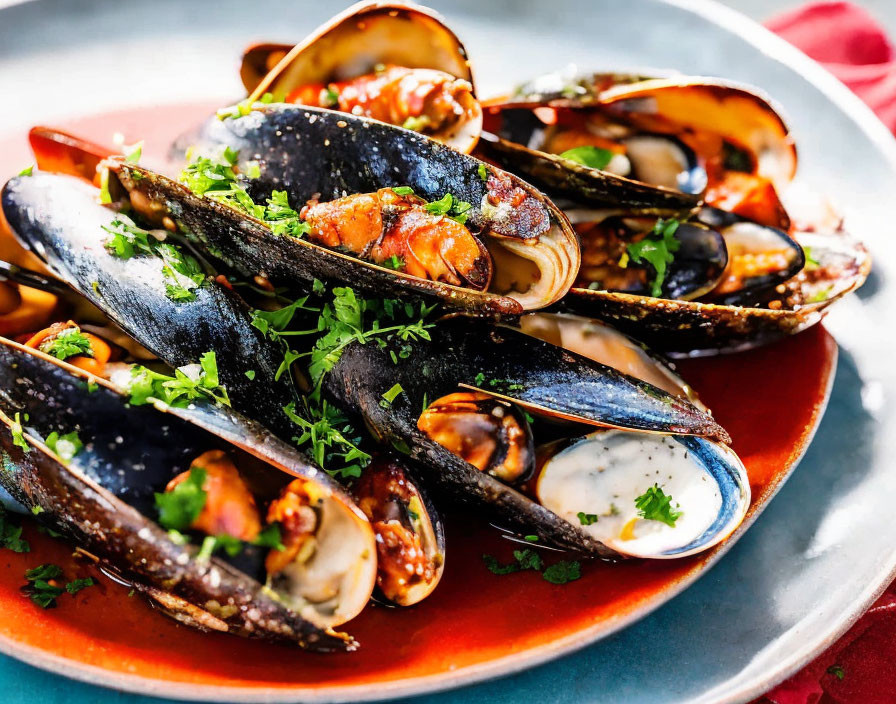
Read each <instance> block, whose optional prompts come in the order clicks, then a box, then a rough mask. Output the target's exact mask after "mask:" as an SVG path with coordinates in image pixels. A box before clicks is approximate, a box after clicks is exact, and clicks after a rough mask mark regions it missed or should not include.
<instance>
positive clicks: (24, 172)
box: [18, 164, 34, 176]
mask: <svg viewBox="0 0 896 704" xmlns="http://www.w3.org/2000/svg"><path fill="white" fill-rule="evenodd" d="M32 173H34V164H29V165H28V166H26V167H25V168H24V169H22V170H21V171H19V173H18V175H19V176H31V174H32Z"/></svg>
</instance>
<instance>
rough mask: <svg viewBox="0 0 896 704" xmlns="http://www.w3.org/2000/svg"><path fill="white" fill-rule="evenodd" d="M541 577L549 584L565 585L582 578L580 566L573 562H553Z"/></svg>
mask: <svg viewBox="0 0 896 704" xmlns="http://www.w3.org/2000/svg"><path fill="white" fill-rule="evenodd" d="M541 576H542V577H543V578H544V579H545V581H547V582H550V583H551V584H566V583H567V582H572V581H574V580H576V579H579V577H581V576H582V565H581V564H580V563H579V562H577V561H575V560H564V561H562V562H555V563H554V564H553V565H551V566H550V567H548V568H547V569H545V571H544V572H542V573H541Z"/></svg>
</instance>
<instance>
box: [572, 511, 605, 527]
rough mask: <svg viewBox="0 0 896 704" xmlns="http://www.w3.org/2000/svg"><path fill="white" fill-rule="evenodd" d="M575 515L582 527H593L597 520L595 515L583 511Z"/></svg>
mask: <svg viewBox="0 0 896 704" xmlns="http://www.w3.org/2000/svg"><path fill="white" fill-rule="evenodd" d="M576 515H577V516H578V517H579V523H581V524H582V525H583V526H590V525H594V524H595V523H597V522H598V520H599V518H598V516H597V514H596V513H585V512H584V511H579V512H578V513H577V514H576Z"/></svg>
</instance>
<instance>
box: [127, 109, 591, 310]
mask: <svg viewBox="0 0 896 704" xmlns="http://www.w3.org/2000/svg"><path fill="white" fill-rule="evenodd" d="M224 146H228V147H230V148H231V149H234V150H237V151H238V152H239V159H240V162H239V163H240V166H241V167H246V165H247V164H248V163H249V162H253V161H254V162H257V167H258V169H259V171H260V174H259V176H258V177H257V178H254V179H252V180H251V181H250V182H249V191H250V193H251V194H253V196H255V197H256V198H257V199H259V201H260V202H264V199H265V198H267V197H268V196H270V194H271V191H273V190H285V191H286V192H287V194H288V196H289V201H290V203H291V204H293V206H294V207H296V208H301V206H302V205H303V204H304V203H305V202H306V201H308V200H309V199H311V198H312V197H315V196H317V197H318V200H319V201H320V202H326V201H330V200H335V199H337V198H341V197H343V196H345V195H346V194H356V193H370V192H373V191H376V190H378V189H380V188H389V187H396V186H410V187H411V188H413V190H414V192H415V193H416V194H417V195H418V196H421V197H422V198H424V199H426V200H429V201H432V200H438V199H440V198H442V197H443V196H444V195H445V194H446V193H451V194H453V195H454V196H455V197H456V198H459V199H460V200H462V201H466V202H468V203H470V204H471V205H472V208H471V209H470V210H469V211H468V218H467V221H466V225H467V226H468V227H469V228H470V229H471V231H473V232H474V233H479V237H480V238H481V240H482V242H483V243H484V245H485V247H486V248H487V249H488V251H489V253H490V255H491V258H492V259H493V265H494V274H493V276H492V282H491V285H490V287H489V289H488V290H487V291H477V290H474V289H472V288H464V287H460V286H452V285H449V284H446V283H441V282H434V281H428V280H425V279H421V278H417V277H414V276H410V275H408V274H406V273H403V272H397V271H394V270H391V269H387V268H385V267H382V266H378V265H377V264H374V263H372V262H368V261H363V260H360V259H358V258H356V257H353V256H349V255H347V254H344V253H341V252H338V251H336V250H333V249H327V248H325V247H322V246H320V245H317V244H313V243H311V242H309V241H307V240H304V239H296V238H291V237H275V236H273V235H272V234H271V231H270V229H269V228H267V227H266V226H264V225H263V224H262V223H260V222H258V221H256V220H253V219H252V218H249V217H247V216H245V215H243V214H241V213H238V212H236V211H234V210H233V209H231V208H228V207H226V206H223V205H221V204H219V203H216V202H213V201H209V199H207V198H197V197H195V196H193V195H192V194H191V193H190V192H189V191H188V190H187V189H186V188H184V187H182V186H180V185H178V184H176V183H174V182H171V181H169V180H168V179H165V178H164V177H161V176H158V175H156V174H152V173H150V172H147V171H145V170H143V169H141V168H140V167H137V166H133V165H131V164H126V163H125V164H121V165H120V166H118V167H117V169H118V173H119V175H120V177H121V179H122V181H123V182H124V184H125V186H126V187H127V188H128V189H129V190H131V191H132V192H133V191H138V192H140V193H142V194H144V195H146V196H147V197H148V198H149V200H150V201H153V202H157V203H160V204H161V206H162V207H164V208H166V209H167V210H169V211H170V212H171V213H172V217H174V218H175V220H177V221H178V222H179V223H182V224H183V226H184V227H185V228H186V229H188V230H189V231H190V232H191V233H192V234H193V236H195V237H196V238H197V239H198V240H199V241H200V242H202V243H203V244H204V245H205V246H206V248H208V249H209V250H210V251H212V252H215V253H216V254H217V255H218V256H220V257H221V258H223V259H224V260H225V261H226V262H227V263H228V264H229V265H231V266H233V267H234V268H236V269H238V270H241V271H245V272H246V273H248V274H252V275H254V274H259V273H260V274H263V275H264V276H265V277H267V278H268V279H270V280H271V281H272V282H273V283H275V284H277V283H285V284H287V285H288V284H295V283H296V282H297V281H298V282H306V283H307V282H310V281H312V280H313V279H315V278H318V279H330V280H335V281H339V282H342V283H348V284H350V285H351V286H353V287H355V288H357V289H361V290H366V291H369V292H372V293H375V294H376V295H380V296H396V297H401V296H402V295H407V294H409V293H410V294H419V295H426V296H435V297H438V298H440V299H441V300H443V301H444V302H445V303H446V304H447V305H449V306H451V307H455V308H460V309H463V310H467V311H473V312H482V313H505V314H515V313H519V312H521V311H523V310H531V309H536V308H542V307H544V306H547V305H550V304H551V303H554V302H556V301H558V300H559V299H560V298H561V297H562V296H563V295H564V294H565V293H566V291H567V290H568V289H569V287H570V286H571V285H572V282H573V280H574V279H575V275H576V272H577V271H578V268H579V261H580V252H579V245H578V238H577V237H576V234H575V232H573V230H572V227H571V226H570V224H569V222H568V221H567V219H566V218H565V217H564V215H563V214H562V213H561V212H560V211H559V210H558V209H557V207H556V206H555V205H554V204H553V203H551V201H549V200H548V199H547V198H545V196H544V195H542V194H541V193H540V192H539V191H537V190H536V189H535V188H533V187H532V186H530V185H529V184H527V183H525V182H524V181H521V180H520V179H518V178H516V177H515V176H513V175H511V174H508V173H506V172H504V171H501V170H500V169H497V168H495V167H492V166H489V165H487V164H484V163H483V162H481V161H479V160H477V159H474V158H473V157H470V156H467V155H465V154H461V153H459V152H457V151H454V150H453V149H449V148H447V147H445V146H443V145H441V144H439V143H437V142H434V141H432V140H430V139H426V138H425V137H422V136H419V135H416V134H414V133H412V132H408V131H407V130H402V129H400V128H396V127H392V126H389V125H386V124H384V123H381V122H376V121H374V120H368V119H365V118H359V117H354V116H351V115H345V114H342V113H336V112H332V111H330V110H322V109H312V108H306V107H301V106H280V105H270V106H258V107H257V109H255V110H253V111H252V112H251V113H250V114H249V115H246V116H244V117H240V118H235V119H226V120H217V121H215V122H212V123H209V124H208V125H207V126H206V129H205V131H204V133H203V135H202V136H201V138H200V141H199V144H198V148H199V150H200V151H211V150H214V149H216V148H217V149H220V148H223V147H224ZM244 171H245V168H244ZM483 176H484V177H483ZM490 199H491V200H490ZM493 203H496V204H493Z"/></svg>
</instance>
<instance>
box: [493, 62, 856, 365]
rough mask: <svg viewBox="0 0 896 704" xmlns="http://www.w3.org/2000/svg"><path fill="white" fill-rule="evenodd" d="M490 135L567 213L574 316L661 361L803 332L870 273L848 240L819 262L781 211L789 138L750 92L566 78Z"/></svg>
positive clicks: (513, 104) (707, 85)
mask: <svg viewBox="0 0 896 704" xmlns="http://www.w3.org/2000/svg"><path fill="white" fill-rule="evenodd" d="M486 129H491V130H495V131H496V132H497V134H498V136H494V135H491V136H488V135H487V136H486V139H485V140H484V141H483V142H482V144H481V148H482V150H483V151H484V152H485V153H486V154H487V155H489V156H490V157H491V158H493V159H494V160H496V161H497V162H498V163H500V164H502V165H504V166H506V167H510V168H513V169H516V170H518V171H519V172H520V173H522V174H524V175H526V176H527V177H530V178H532V179H533V180H534V181H535V182H536V183H538V184H539V185H541V186H542V187H544V188H545V189H546V190H547V191H548V193H550V194H557V195H559V196H561V197H562V198H563V199H564V200H563V201H559V200H558V205H560V207H561V208H562V209H563V210H564V212H565V213H566V214H567V215H568V217H569V218H570V220H571V221H572V223H573V225H574V227H575V229H576V231H577V233H578V234H579V237H580V240H581V245H582V267H581V269H580V271H579V275H578V277H577V279H576V282H575V283H574V284H573V286H572V287H571V289H570V292H569V294H568V295H567V297H566V299H565V300H564V305H566V306H567V308H568V309H570V310H572V311H574V312H577V313H581V314H583V315H586V316H589V317H595V318H601V319H603V320H606V321H608V322H610V323H611V324H613V325H614V326H615V327H617V328H619V329H620V330H623V331H624V332H627V333H628V334H631V335H633V336H635V337H637V338H638V339H640V340H642V341H644V342H646V343H648V344H649V345H651V347H654V348H657V349H661V350H664V351H667V352H670V353H675V354H692V353H710V352H716V351H720V350H721V351H729V350H736V349H743V348H746V347H750V346H755V345H758V344H763V343H765V342H769V341H771V340H774V339H776V338H779V337H782V336H784V335H788V334H793V333H795V332H798V331H800V330H803V329H805V328H806V327H808V326H810V325H812V324H814V323H816V322H818V320H820V319H821V317H822V313H823V312H824V310H825V309H826V308H827V307H828V306H829V305H830V304H831V303H832V302H833V301H834V300H836V299H837V298H839V297H840V296H842V295H843V294H845V293H846V292H849V291H852V290H854V289H855V288H857V287H858V286H860V285H861V284H862V282H863V281H864V279H865V277H866V276H867V274H868V271H869V269H870V261H869V259H868V255H867V252H866V251H865V249H864V247H862V246H861V245H860V244H859V243H857V242H854V241H852V240H851V239H850V238H848V237H847V236H845V235H843V233H840V232H836V233H831V235H830V236H829V237H827V238H825V237H823V236H821V235H817V234H813V235H810V237H812V239H813V242H814V244H813V245H812V251H811V258H809V257H807V255H806V251H805V246H806V244H805V242H804V239H805V237H806V236H807V235H804V234H803V233H799V232H797V233H793V232H791V231H790V225H791V223H790V218H789V216H788V215H787V213H786V211H785V210H784V208H783V206H782V205H781V201H780V199H779V197H778V196H779V191H780V189H782V188H784V187H785V186H787V185H788V183H789V182H790V180H791V179H792V177H793V174H794V171H795V167H796V156H795V150H794V148H793V142H792V139H791V137H790V134H789V130H788V128H787V126H786V123H785V122H784V121H783V120H782V118H781V117H780V115H779V114H778V112H777V111H776V109H775V108H774V107H773V106H772V105H771V103H770V102H769V101H768V100H767V99H765V98H764V97H762V96H761V95H759V94H758V93H756V92H755V91H753V90H752V89H748V88H746V87H744V86H739V85H734V84H730V83H728V82H725V81H718V80H716V79H705V78H688V77H679V76H673V77H667V78H647V77H643V76H625V75H617V74H595V75H589V76H583V77H575V76H563V75H554V76H548V77H545V78H543V79H540V80H537V81H534V82H532V83H531V84H528V85H524V86H521V87H520V88H519V89H517V91H516V93H515V94H514V95H512V96H510V97H507V98H500V99H496V100H494V101H490V102H489V103H488V104H487V106H486ZM658 216H662V217H660V218H659V219H657V217H658ZM816 249H817V251H816ZM835 253H836V254H835ZM821 261H824V262H827V264H822V265H819V262H821Z"/></svg>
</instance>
